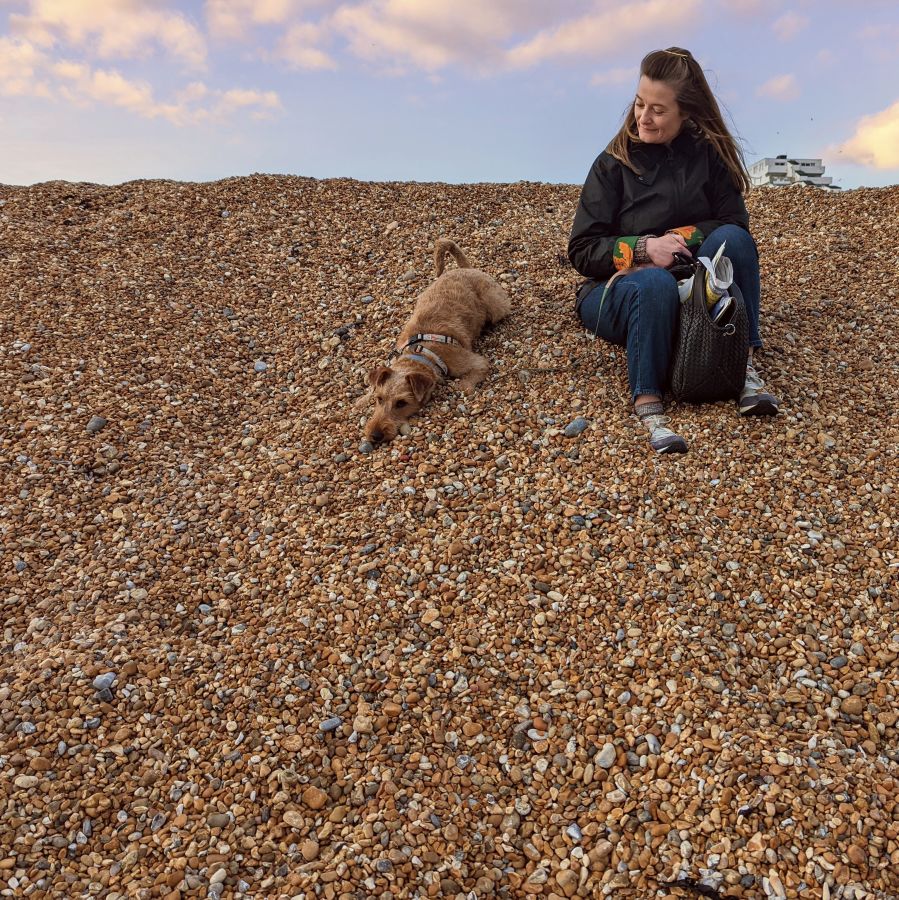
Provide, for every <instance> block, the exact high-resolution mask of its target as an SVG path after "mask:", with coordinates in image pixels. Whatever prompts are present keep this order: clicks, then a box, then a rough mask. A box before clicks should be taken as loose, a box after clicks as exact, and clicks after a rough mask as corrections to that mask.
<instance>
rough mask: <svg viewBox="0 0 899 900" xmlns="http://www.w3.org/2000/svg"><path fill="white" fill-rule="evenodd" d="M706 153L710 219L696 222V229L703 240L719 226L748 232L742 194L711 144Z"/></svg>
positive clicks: (747, 216)
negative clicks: (707, 159) (733, 227)
mask: <svg viewBox="0 0 899 900" xmlns="http://www.w3.org/2000/svg"><path fill="white" fill-rule="evenodd" d="M708 152H709V157H710V158H709V176H710V177H709V183H708V185H707V187H706V196H707V197H708V200H709V208H710V209H711V211H712V217H711V218H710V219H707V220H706V221H704V222H696V227H697V228H698V229H699V230H700V232H701V233H702V237H703V239H704V238H706V237H708V236H709V235H710V234H711V233H712V232H713V231H714V230H715V229H716V228H719V227H720V226H721V225H739V226H740V228H745V229H746V230H747V231H749V213H748V212H747V211H746V203H745V201H744V200H743V194H742V193H741V192H740V190H739V188H738V187H737V186H736V185H735V184H734V180H733V178H731V175H730V172H729V171H728V170H727V166H725V164H724V161H723V160H722V159H721V157H720V156H719V155H718V153H717V152H716V151H715V148H714V147H712V145H711V144H709V145H708ZM700 243H701V241H700Z"/></svg>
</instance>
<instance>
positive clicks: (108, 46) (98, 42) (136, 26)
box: [9, 0, 206, 68]
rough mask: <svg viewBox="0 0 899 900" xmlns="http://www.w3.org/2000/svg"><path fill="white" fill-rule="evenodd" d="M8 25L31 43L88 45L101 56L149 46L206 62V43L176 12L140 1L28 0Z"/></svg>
mask: <svg viewBox="0 0 899 900" xmlns="http://www.w3.org/2000/svg"><path fill="white" fill-rule="evenodd" d="M9 22H10V28H11V29H12V31H13V32H14V33H16V34H19V35H22V36H24V37H25V38H27V39H28V40H30V41H32V42H33V43H35V44H37V45H39V46H43V47H52V46H55V45H56V44H66V45H69V46H71V47H79V48H88V49H90V50H91V51H92V52H94V53H95V54H96V55H97V56H99V57H101V58H103V59H110V58H131V57H134V56H141V55H145V54H147V53H149V52H150V51H151V50H152V49H154V48H155V49H157V50H161V51H162V52H164V53H166V54H168V55H170V56H173V57H175V58H177V59H179V60H181V62H182V63H184V64H185V65H187V66H189V67H191V68H202V67H203V66H204V65H205V63H206V42H205V39H204V37H203V35H202V34H201V33H200V31H199V30H198V29H197V28H196V26H194V25H193V24H192V23H191V22H190V21H189V20H188V19H187V18H186V17H185V16H184V15H182V14H181V13H180V12H175V11H172V10H169V9H166V8H165V7H164V6H163V7H162V8H160V5H159V4H149V3H144V2H140V0H103V2H102V3H101V2H96V0H29V3H28V7H27V11H26V12H25V13H24V14H23V13H14V14H12V15H11V16H10V17H9Z"/></svg>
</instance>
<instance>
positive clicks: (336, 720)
mask: <svg viewBox="0 0 899 900" xmlns="http://www.w3.org/2000/svg"><path fill="white" fill-rule="evenodd" d="M341 725H343V719H341V718H340V716H331V718H330V719H325V720H324V721H323V722H322V723H321V724H320V725H319V726H318V730H319V731H323V732H325V733H326V734H327V733H328V732H330V731H336V730H337V729H338V728H340V726H341Z"/></svg>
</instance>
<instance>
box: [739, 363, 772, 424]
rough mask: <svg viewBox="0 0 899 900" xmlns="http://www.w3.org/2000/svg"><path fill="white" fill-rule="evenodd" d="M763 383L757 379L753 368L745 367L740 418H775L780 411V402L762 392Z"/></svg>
mask: <svg viewBox="0 0 899 900" xmlns="http://www.w3.org/2000/svg"><path fill="white" fill-rule="evenodd" d="M764 387H765V382H764V381H762V379H761V378H760V377H759V373H758V372H756V370H755V366H754V365H753V364H752V363H751V362H749V363H748V364H747V365H746V381H745V382H744V384H743V390H742V391H741V392H740V415H741V416H776V415H777V413H778V410H779V409H780V401H779V400H778V399H777V397H775V396H774V395H772V394H768V393H766V392H765V391H764Z"/></svg>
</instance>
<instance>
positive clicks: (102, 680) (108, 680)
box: [91, 672, 116, 691]
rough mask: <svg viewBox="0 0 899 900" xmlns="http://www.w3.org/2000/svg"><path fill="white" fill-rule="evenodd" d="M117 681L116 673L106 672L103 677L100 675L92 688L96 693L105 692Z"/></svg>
mask: <svg viewBox="0 0 899 900" xmlns="http://www.w3.org/2000/svg"><path fill="white" fill-rule="evenodd" d="M115 680H116V673H115V672H104V673H103V674H102V675H98V676H97V677H96V678H95V679H94V680H93V681H92V682H91V687H93V689H94V690H95V691H104V690H106V689H107V688H111V687H112V686H113V684H114V683H115Z"/></svg>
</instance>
